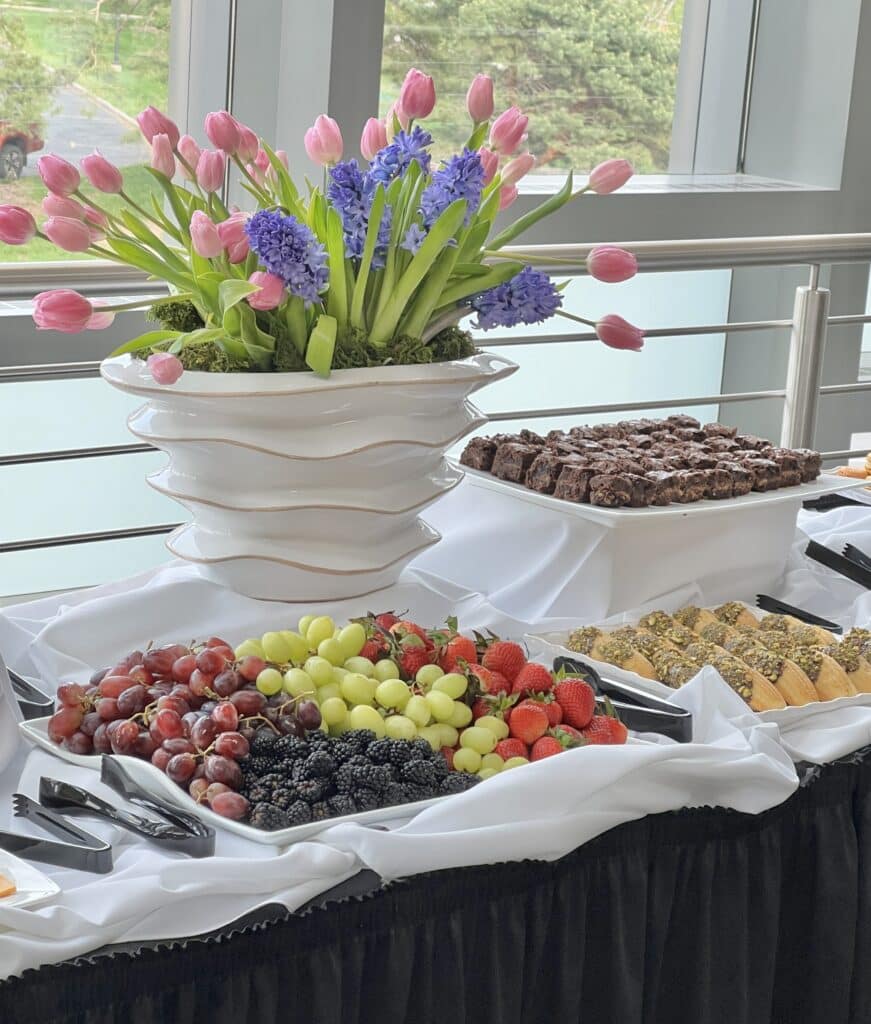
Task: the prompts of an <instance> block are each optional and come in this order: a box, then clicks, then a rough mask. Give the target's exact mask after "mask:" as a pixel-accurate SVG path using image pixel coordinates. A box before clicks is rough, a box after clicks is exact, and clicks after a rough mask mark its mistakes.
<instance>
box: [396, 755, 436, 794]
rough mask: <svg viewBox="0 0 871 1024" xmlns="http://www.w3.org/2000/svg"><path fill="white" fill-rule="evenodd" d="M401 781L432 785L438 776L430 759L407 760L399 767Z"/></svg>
mask: <svg viewBox="0 0 871 1024" xmlns="http://www.w3.org/2000/svg"><path fill="white" fill-rule="evenodd" d="M399 778H400V779H401V780H402V782H412V783H414V784H415V785H418V786H427V787H430V788H431V787H433V786H435V784H436V780H437V778H438V776H437V775H436V766H435V765H434V764H433V763H432V761H408V762H407V763H406V764H404V765H403V766H402V767H401V768H400V769H399Z"/></svg>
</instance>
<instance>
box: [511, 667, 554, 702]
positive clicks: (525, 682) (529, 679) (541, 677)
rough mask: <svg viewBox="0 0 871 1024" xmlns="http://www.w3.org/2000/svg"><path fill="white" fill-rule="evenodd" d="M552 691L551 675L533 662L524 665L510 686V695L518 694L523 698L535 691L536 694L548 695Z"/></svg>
mask: <svg viewBox="0 0 871 1024" xmlns="http://www.w3.org/2000/svg"><path fill="white" fill-rule="evenodd" d="M552 689H553V675H552V674H551V672H550V671H549V670H548V669H547V668H545V667H544V665H538V664H536V662H534V661H530V662H529V663H528V664H526V665H524V666H523V668H522V669H521V670H520V671H519V672H518V673H517V675H516V676H515V678H514V682H513V684H512V686H511V692H512V693H519V694H520V695H521V696H523V697H525V696H527V695H528V694H530V693H532V692H533V691H535V692H536V693H549V692H550V691H551V690H552Z"/></svg>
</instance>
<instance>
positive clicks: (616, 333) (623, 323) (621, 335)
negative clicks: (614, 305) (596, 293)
mask: <svg viewBox="0 0 871 1024" xmlns="http://www.w3.org/2000/svg"><path fill="white" fill-rule="evenodd" d="M596 334H598V335H599V339H600V341H603V342H604V343H605V344H606V345H607V346H608V347H609V348H619V349H631V350H632V351H633V352H640V351H641V349H642V348H643V347H644V331H642V330H641V329H640V328H638V327H634V326H633V325H632V324H630V323H629V322H628V321H627V320H624V319H623V317H622V316H617V314H616V313H609V314H608V315H607V316H603V317H602V319H601V320H597V321H596Z"/></svg>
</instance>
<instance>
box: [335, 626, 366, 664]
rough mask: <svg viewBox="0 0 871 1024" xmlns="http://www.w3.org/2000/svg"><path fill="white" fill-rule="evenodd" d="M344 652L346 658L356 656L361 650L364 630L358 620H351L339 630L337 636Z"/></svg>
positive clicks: (363, 641)
mask: <svg viewBox="0 0 871 1024" xmlns="http://www.w3.org/2000/svg"><path fill="white" fill-rule="evenodd" d="M337 639H338V641H339V643H340V644H341V645H342V650H343V651H344V652H345V657H346V658H354V657H356V656H357V655H358V654H359V653H360V651H362V650H363V644H365V643H366V630H365V629H364V628H363V627H362V626H361V625H360V623H359V622H351V623H349V624H348V625H347V626H345V627H344V629H340V630H339V635H338V637H337Z"/></svg>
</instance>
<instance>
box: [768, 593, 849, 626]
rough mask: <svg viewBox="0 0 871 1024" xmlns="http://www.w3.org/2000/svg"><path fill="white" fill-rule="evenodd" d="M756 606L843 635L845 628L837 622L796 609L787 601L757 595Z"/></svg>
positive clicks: (802, 609)
mask: <svg viewBox="0 0 871 1024" xmlns="http://www.w3.org/2000/svg"><path fill="white" fill-rule="evenodd" d="M756 606H757V608H761V609H762V611H764V612H772V613H773V614H774V615H791V616H792V617H793V618H794V619H800V620H801V621H802V622H806V623H807V624H808V625H809V626H822V628H823V629H827V630H828V631H829V632H830V633H843V632H844V627H843V626H839V625H838V623H837V622H831V621H830V620H829V619H824V618H823V617H822V616H820V615H814V613H813V612H808V611H805V609H804V608H796V606H795V605H792V604H787V603H786V601H779V600H778V599H777V598H776V597H769V596H768V594H757V595H756Z"/></svg>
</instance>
